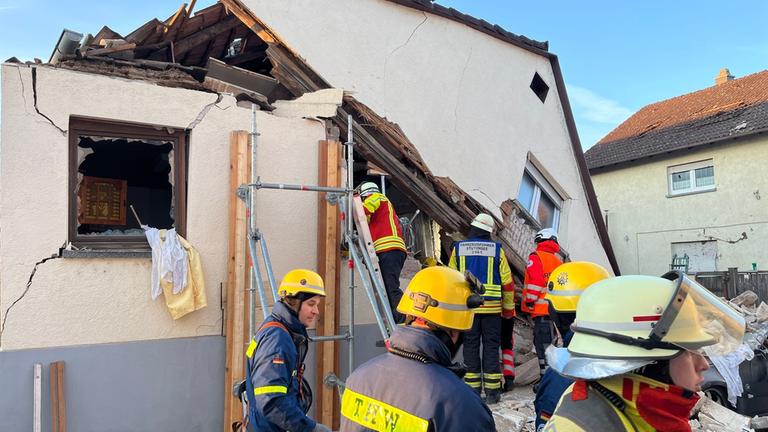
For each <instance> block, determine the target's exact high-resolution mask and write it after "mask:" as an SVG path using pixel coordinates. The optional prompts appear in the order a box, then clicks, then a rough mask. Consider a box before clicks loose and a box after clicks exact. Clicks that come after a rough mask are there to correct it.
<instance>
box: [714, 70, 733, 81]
mask: <svg viewBox="0 0 768 432" xmlns="http://www.w3.org/2000/svg"><path fill="white" fill-rule="evenodd" d="M732 79H733V75H731V71H729V70H728V68H722V69H720V73H719V74H717V76H716V77H715V85H720V84H724V83H727V82H728V81H730V80H732Z"/></svg>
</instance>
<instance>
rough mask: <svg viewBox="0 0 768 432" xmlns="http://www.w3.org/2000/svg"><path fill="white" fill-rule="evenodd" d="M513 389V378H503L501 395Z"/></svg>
mask: <svg viewBox="0 0 768 432" xmlns="http://www.w3.org/2000/svg"><path fill="white" fill-rule="evenodd" d="M513 388H515V377H514V376H507V375H505V376H504V387H502V388H501V392H502V393H506V392H510V391H512V389H513Z"/></svg>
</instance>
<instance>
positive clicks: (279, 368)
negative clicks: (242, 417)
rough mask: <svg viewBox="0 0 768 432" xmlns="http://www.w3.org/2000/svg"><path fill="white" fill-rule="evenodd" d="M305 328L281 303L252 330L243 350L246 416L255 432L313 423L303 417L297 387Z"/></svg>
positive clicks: (300, 430)
mask: <svg viewBox="0 0 768 432" xmlns="http://www.w3.org/2000/svg"><path fill="white" fill-rule="evenodd" d="M307 345H308V338H307V331H306V328H305V327H304V326H303V325H302V324H301V322H299V318H298V316H296V314H295V313H294V312H292V311H291V310H290V309H289V308H288V306H286V305H285V303H283V302H277V303H275V306H274V308H273V309H272V315H271V316H270V317H269V318H267V319H266V320H265V321H264V324H262V326H261V328H260V329H259V331H257V332H256V335H255V336H254V338H253V340H252V341H251V344H250V345H249V346H248V350H247V351H246V357H247V370H248V374H249V382H247V383H246V384H247V388H248V393H247V396H248V401H249V406H250V412H249V418H250V422H251V425H252V426H253V428H254V430H256V431H270V432H278V431H280V432H282V431H291V432H310V431H312V430H313V429H314V428H315V425H316V424H317V423H316V422H315V421H314V420H312V419H311V418H309V417H307V415H306V414H305V408H308V407H305V406H303V404H302V401H301V400H300V394H299V388H300V385H301V382H300V380H301V372H302V370H303V364H304V357H305V356H306V354H307Z"/></svg>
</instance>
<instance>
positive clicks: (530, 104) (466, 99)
mask: <svg viewBox="0 0 768 432" xmlns="http://www.w3.org/2000/svg"><path fill="white" fill-rule="evenodd" d="M244 3H245V4H246V5H247V6H248V7H249V8H250V9H251V10H252V11H253V12H254V13H255V14H256V15H257V16H258V17H259V18H261V19H262V20H263V21H264V22H265V23H266V24H267V25H268V26H270V27H271V28H272V29H273V30H274V31H275V32H276V34H278V35H279V36H280V37H281V39H282V40H283V41H285V42H286V44H287V45H288V46H289V47H290V48H292V49H293V50H295V52H297V53H298V54H299V55H301V56H302V57H303V58H305V59H306V60H307V62H308V63H309V64H310V65H311V66H312V67H313V68H314V69H315V70H316V71H317V72H318V73H319V74H320V75H322V76H323V77H324V78H325V79H326V80H328V81H329V82H330V83H331V85H333V86H334V87H339V88H344V89H345V90H349V91H352V92H354V93H355V97H356V98H358V99H359V100H360V101H362V102H364V103H366V104H368V105H369V106H370V107H371V108H372V109H374V110H375V111H376V112H377V113H378V114H380V115H382V116H385V117H387V119H389V120H390V121H393V122H395V123H398V124H399V125H400V126H401V127H402V129H403V130H404V131H405V133H406V134H407V135H408V137H409V138H410V139H411V140H412V141H413V143H414V144H415V145H416V147H417V148H418V150H419V152H420V153H421V155H422V157H423V158H424V160H425V161H426V163H427V165H428V166H429V167H430V169H431V170H432V171H433V172H434V173H435V174H436V175H438V176H449V177H451V178H452V179H453V180H454V181H455V182H456V183H457V184H458V185H459V186H460V187H462V188H463V189H464V190H465V191H467V192H469V193H470V194H472V196H473V197H474V198H476V199H477V200H479V201H480V202H481V203H483V204H484V205H486V206H487V207H488V208H490V209H492V210H493V211H495V212H496V213H497V214H499V209H498V206H499V205H500V204H501V203H502V202H503V201H505V200H506V199H508V198H514V197H516V195H517V191H518V188H519V184H520V181H521V178H522V173H523V168H524V166H525V163H526V156H527V154H528V151H531V152H532V153H533V154H534V156H535V157H536V158H537V159H538V160H539V161H541V162H542V163H543V164H544V165H545V166H546V168H547V170H548V171H549V172H550V173H552V175H553V176H554V177H555V181H556V182H557V183H559V184H560V185H561V186H562V188H563V189H565V191H566V192H567V194H568V195H569V196H570V198H571V200H570V202H567V203H566V204H565V208H566V211H565V213H566V214H565V215H564V219H563V221H562V223H561V228H560V237H561V240H562V243H563V245H564V246H565V247H566V248H567V249H568V250H569V252H571V255H572V258H573V259H575V260H577V259H578V260H590V261H594V262H597V263H600V264H602V265H605V266H609V265H608V261H607V258H606V256H605V252H604V251H603V250H602V248H601V246H600V243H599V240H598V236H597V232H596V229H595V227H594V224H593V222H592V219H591V216H590V214H589V209H588V207H587V201H586V197H585V193H584V191H583V186H582V184H581V181H580V178H579V173H578V169H577V166H576V163H575V161H574V154H573V151H572V148H571V144H570V140H569V138H568V132H567V128H566V123H565V117H564V114H563V109H562V106H561V105H560V101H559V98H558V94H557V89H556V87H555V86H556V83H555V77H554V74H553V71H552V67H551V64H550V61H549V60H548V59H547V58H545V57H542V56H539V55H536V54H533V53H531V52H529V51H526V50H524V49H521V48H518V47H516V46H513V45H511V44H509V43H506V42H503V41H501V40H498V39H495V38H493V37H491V36H489V35H486V34H484V33H481V32H479V31H476V30H473V29H471V28H469V27H467V26H465V25H463V24H460V23H457V22H455V21H451V20H448V19H446V18H442V17H439V16H436V15H431V14H424V13H422V12H420V11H417V10H414V9H410V8H407V7H403V6H399V5H396V4H394V3H391V2H387V1H384V0H285V1H279V2H278V1H272V0H245V1H244ZM510 30H512V31H514V29H510ZM535 72H538V73H539V75H540V76H541V77H542V78H543V80H544V81H545V82H546V83H547V85H548V86H549V88H550V90H549V95H548V97H547V99H546V102H545V103H542V102H541V101H540V100H539V99H538V98H537V96H536V95H535V94H534V93H533V92H532V91H531V89H530V88H529V86H530V83H531V80H532V78H533V76H534V73H535Z"/></svg>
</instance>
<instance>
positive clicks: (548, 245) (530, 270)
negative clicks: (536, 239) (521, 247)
mask: <svg viewBox="0 0 768 432" xmlns="http://www.w3.org/2000/svg"><path fill="white" fill-rule="evenodd" d="M558 252H560V246H559V245H558V244H557V242H554V241H552V240H545V241H543V242H541V243H539V244H537V245H536V250H535V251H534V252H533V253H531V255H530V256H529V257H528V267H527V268H526V269H525V281H524V282H523V298H522V300H521V303H522V304H521V309H522V310H523V312H527V313H529V314H531V317H532V318H535V317H537V316H549V305H548V304H547V301H546V300H545V299H544V296H545V295H546V294H547V281H548V280H549V275H550V274H551V273H552V272H553V271H554V270H555V269H556V268H557V267H558V266H560V264H562V263H563V262H562V261H560V258H558V257H557V255H555V254H556V253H558ZM530 302H533V303H534V304H533V308H529V307H528V306H527V305H526V303H530Z"/></svg>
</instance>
